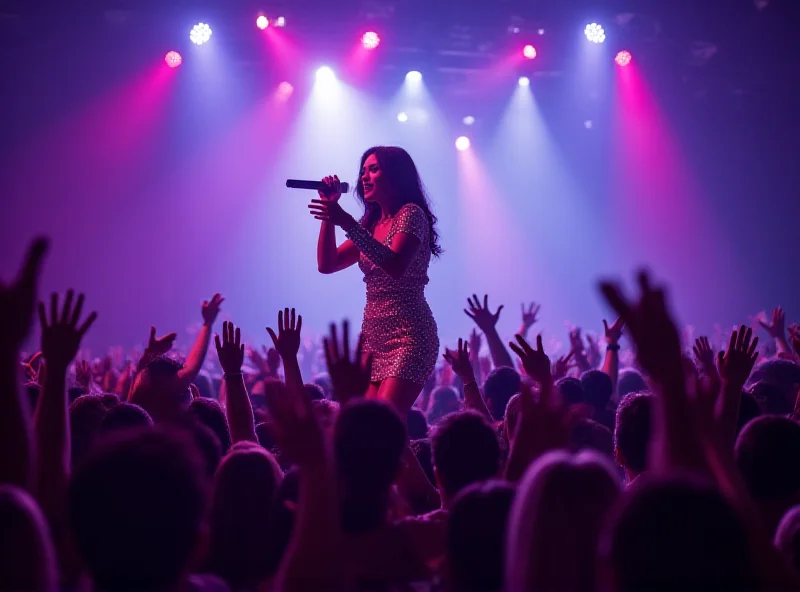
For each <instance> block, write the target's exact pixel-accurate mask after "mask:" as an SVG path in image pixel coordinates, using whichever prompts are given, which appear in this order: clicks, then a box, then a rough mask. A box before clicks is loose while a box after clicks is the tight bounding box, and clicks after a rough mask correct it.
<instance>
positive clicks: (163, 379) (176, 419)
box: [128, 356, 192, 424]
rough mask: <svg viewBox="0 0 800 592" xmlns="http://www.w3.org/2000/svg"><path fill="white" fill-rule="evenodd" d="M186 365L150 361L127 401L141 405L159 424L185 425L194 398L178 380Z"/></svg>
mask: <svg viewBox="0 0 800 592" xmlns="http://www.w3.org/2000/svg"><path fill="white" fill-rule="evenodd" d="M181 368H183V365H182V364H180V363H179V362H176V361H175V360H172V359H170V358H167V357H164V356H161V357H159V358H156V359H155V360H153V361H151V362H150V363H149V364H147V366H145V368H144V369H143V370H141V371H140V372H139V373H138V374H137V375H136V378H135V379H134V381H133V385H132V386H131V392H130V395H129V396H128V401H129V402H131V403H135V404H137V405H140V406H141V407H142V408H143V409H144V410H145V411H147V413H148V414H149V415H150V417H152V418H153V421H155V422H156V423H157V424H160V423H168V424H169V423H171V424H175V423H180V422H181V421H183V418H184V415H185V413H186V410H187V409H188V408H189V403H191V401H192V395H191V392H190V391H189V389H188V388H184V386H183V385H182V384H181V381H180V379H179V377H178V372H179V371H180V370H181Z"/></svg>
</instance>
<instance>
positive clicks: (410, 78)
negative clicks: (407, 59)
mask: <svg viewBox="0 0 800 592" xmlns="http://www.w3.org/2000/svg"><path fill="white" fill-rule="evenodd" d="M421 80H422V73H421V72H417V71H416V70H411V72H409V73H408V74H406V82H420V81H421Z"/></svg>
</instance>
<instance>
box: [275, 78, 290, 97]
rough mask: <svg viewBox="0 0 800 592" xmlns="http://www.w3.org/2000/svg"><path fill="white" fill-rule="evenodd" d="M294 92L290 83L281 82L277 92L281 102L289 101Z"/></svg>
mask: <svg viewBox="0 0 800 592" xmlns="http://www.w3.org/2000/svg"><path fill="white" fill-rule="evenodd" d="M293 92H294V87H293V86H292V85H291V84H290V83H288V82H281V83H280V84H279V85H278V90H277V92H276V96H277V98H278V100H279V101H288V100H289V97H291V96H292V93H293Z"/></svg>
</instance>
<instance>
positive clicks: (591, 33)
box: [583, 23, 606, 43]
mask: <svg viewBox="0 0 800 592" xmlns="http://www.w3.org/2000/svg"><path fill="white" fill-rule="evenodd" d="M583 33H584V35H586V38H587V39H588V40H589V41H591V42H592V43H602V42H603V41H605V40H606V32H605V31H604V30H603V27H601V26H600V25H598V24H597V23H589V24H588V25H586V28H585V29H584V30H583Z"/></svg>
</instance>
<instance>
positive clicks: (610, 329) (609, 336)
mask: <svg viewBox="0 0 800 592" xmlns="http://www.w3.org/2000/svg"><path fill="white" fill-rule="evenodd" d="M624 328H625V321H623V320H622V317H618V318H617V320H616V321H614V322H613V323H612V324H611V326H609V325H608V323H607V322H606V320H605V319H603V330H604V331H605V336H606V344H608V345H619V340H620V339H621V338H622V330H623V329H624Z"/></svg>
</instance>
